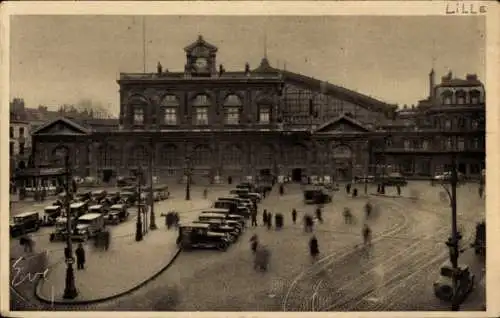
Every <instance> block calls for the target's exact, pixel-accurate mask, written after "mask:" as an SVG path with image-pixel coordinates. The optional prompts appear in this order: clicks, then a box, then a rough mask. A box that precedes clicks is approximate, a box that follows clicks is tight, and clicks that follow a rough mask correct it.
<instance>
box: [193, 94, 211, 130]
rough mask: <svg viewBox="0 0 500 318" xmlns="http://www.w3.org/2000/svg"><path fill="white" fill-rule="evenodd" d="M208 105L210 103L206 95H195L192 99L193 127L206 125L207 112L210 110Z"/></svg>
mask: <svg viewBox="0 0 500 318" xmlns="http://www.w3.org/2000/svg"><path fill="white" fill-rule="evenodd" d="M210 105H211V101H210V98H209V97H208V95H205V94H199V95H196V97H195V98H194V99H193V107H194V124H195V125H201V126H205V125H208V110H209V109H210Z"/></svg>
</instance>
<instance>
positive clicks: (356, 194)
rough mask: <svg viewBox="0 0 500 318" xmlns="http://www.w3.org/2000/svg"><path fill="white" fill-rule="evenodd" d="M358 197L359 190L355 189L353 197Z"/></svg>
mask: <svg viewBox="0 0 500 318" xmlns="http://www.w3.org/2000/svg"><path fill="white" fill-rule="evenodd" d="M357 196H358V188H354V189H353V190H352V197H353V198H356V197H357Z"/></svg>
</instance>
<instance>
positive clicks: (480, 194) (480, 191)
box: [478, 184, 484, 199]
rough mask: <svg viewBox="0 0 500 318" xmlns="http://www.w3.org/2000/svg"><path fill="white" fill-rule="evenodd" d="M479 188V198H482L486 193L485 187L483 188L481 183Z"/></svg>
mask: <svg viewBox="0 0 500 318" xmlns="http://www.w3.org/2000/svg"><path fill="white" fill-rule="evenodd" d="M478 190H479V198H481V199H482V198H483V195H484V188H483V185H482V184H480V185H479V189H478Z"/></svg>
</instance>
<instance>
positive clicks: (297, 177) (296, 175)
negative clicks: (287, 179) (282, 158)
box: [292, 168, 302, 182]
mask: <svg viewBox="0 0 500 318" xmlns="http://www.w3.org/2000/svg"><path fill="white" fill-rule="evenodd" d="M292 182H302V168H295V169H293V170H292Z"/></svg>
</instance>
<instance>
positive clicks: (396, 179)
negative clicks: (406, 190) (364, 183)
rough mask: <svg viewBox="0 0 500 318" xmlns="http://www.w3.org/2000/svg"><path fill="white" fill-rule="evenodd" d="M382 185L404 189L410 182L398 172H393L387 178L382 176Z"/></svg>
mask: <svg viewBox="0 0 500 318" xmlns="http://www.w3.org/2000/svg"><path fill="white" fill-rule="evenodd" d="M380 183H381V184H383V185H384V186H393V187H396V186H400V187H404V186H406V185H408V181H406V178H405V177H404V176H403V175H402V174H401V173H398V172H393V173H390V174H389V175H387V176H382V177H380Z"/></svg>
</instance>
